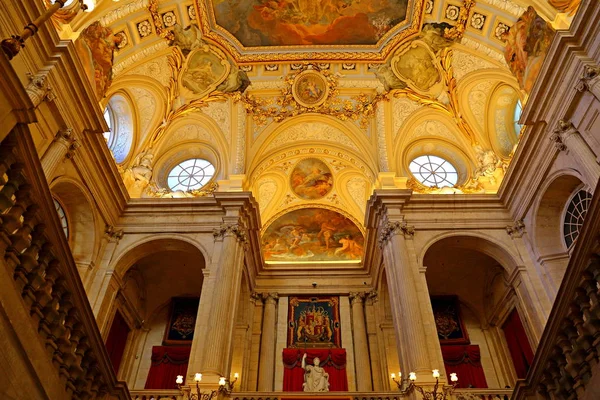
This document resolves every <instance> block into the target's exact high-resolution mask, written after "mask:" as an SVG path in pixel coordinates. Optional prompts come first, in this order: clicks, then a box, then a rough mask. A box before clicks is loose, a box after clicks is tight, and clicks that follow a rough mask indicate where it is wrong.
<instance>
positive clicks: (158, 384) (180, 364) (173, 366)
mask: <svg viewBox="0 0 600 400" xmlns="http://www.w3.org/2000/svg"><path fill="white" fill-rule="evenodd" d="M190 350H191V347H190V346H185V347H170V346H154V347H152V365H151V366H150V371H149V372H148V379H146V386H144V389H177V384H176V383H175V379H177V375H183V376H185V374H186V372H187V367H188V361H189V359H190Z"/></svg>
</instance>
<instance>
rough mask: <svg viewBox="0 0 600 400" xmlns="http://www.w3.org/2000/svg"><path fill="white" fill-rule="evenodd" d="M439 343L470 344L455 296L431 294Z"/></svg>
mask: <svg viewBox="0 0 600 400" xmlns="http://www.w3.org/2000/svg"><path fill="white" fill-rule="evenodd" d="M431 307H432V308H433V317H434V319H435V327H436V328H437V332H438V339H439V340H440V344H470V343H471V342H470V341H469V335H468V333H467V330H466V329H465V325H464V322H463V319H462V317H461V315H460V305H459V302H458V297H457V296H431Z"/></svg>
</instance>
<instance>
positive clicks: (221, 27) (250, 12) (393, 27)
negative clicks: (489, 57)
mask: <svg viewBox="0 0 600 400" xmlns="http://www.w3.org/2000/svg"><path fill="white" fill-rule="evenodd" d="M196 3H197V6H198V10H199V12H200V15H201V18H199V22H200V24H201V25H202V33H203V35H204V36H205V37H208V38H210V39H212V40H215V41H216V42H218V43H220V44H221V45H223V46H224V47H226V48H227V49H228V50H230V53H231V54H232V56H233V57H234V59H235V60H236V61H237V62H261V61H293V60H297V61H298V60H304V59H306V58H307V55H309V54H310V57H309V58H311V59H313V60H333V59H338V60H342V59H352V60H358V59H362V60H364V61H383V60H384V59H385V57H386V56H387V55H388V54H389V51H390V47H394V45H396V44H398V43H400V42H401V41H403V40H405V39H407V38H409V37H411V36H413V35H414V34H416V33H418V32H419V28H420V25H421V20H422V15H423V4H424V0H321V1H316V0H239V1H234V0H196ZM274 51H276V52H274Z"/></svg>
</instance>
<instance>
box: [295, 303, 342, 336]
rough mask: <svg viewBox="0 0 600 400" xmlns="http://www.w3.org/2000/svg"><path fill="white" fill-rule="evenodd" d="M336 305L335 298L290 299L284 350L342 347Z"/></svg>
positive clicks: (338, 311)
mask: <svg viewBox="0 0 600 400" xmlns="http://www.w3.org/2000/svg"><path fill="white" fill-rule="evenodd" d="M339 305H340V298H339V297H337V296H328V297H290V301H289V309H288V343H287V345H288V347H289V348H309V347H310V348H330V347H342V340H341V329H340V308H339Z"/></svg>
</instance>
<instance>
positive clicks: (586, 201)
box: [563, 190, 592, 248]
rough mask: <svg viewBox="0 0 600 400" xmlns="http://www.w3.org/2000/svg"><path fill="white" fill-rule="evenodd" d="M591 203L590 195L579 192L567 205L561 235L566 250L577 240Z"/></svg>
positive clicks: (582, 191)
mask: <svg viewBox="0 0 600 400" xmlns="http://www.w3.org/2000/svg"><path fill="white" fill-rule="evenodd" d="M591 201H592V194H591V193H589V192H586V191H585V190H579V191H578V192H577V193H575V195H574V196H573V197H572V198H571V201H570V202H569V204H568V205H567V209H566V212H565V219H564V221H563V234H564V239H565V245H566V246H567V248H571V246H573V243H575V240H577V236H579V232H580V231H581V227H582V226H583V220H584V219H585V214H586V213H587V210H588V208H589V206H590V202H591Z"/></svg>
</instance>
